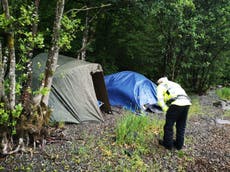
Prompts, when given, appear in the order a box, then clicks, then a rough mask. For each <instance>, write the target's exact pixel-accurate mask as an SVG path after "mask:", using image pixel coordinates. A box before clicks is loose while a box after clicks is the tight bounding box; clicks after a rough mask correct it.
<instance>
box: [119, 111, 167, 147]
mask: <svg viewBox="0 0 230 172" xmlns="http://www.w3.org/2000/svg"><path fill="white" fill-rule="evenodd" d="M162 126H163V121H162V120H159V119H150V117H149V116H138V115H134V114H131V113H130V114H128V115H125V116H124V117H123V118H122V119H120V120H119V121H118V123H117V127H116V141H117V143H118V144H132V143H137V144H139V145H141V144H143V143H145V142H146V141H147V140H146V139H147V138H149V139H153V137H154V134H159V133H160V132H162V131H161V130H160V129H161V128H162ZM146 136H148V137H146Z"/></svg>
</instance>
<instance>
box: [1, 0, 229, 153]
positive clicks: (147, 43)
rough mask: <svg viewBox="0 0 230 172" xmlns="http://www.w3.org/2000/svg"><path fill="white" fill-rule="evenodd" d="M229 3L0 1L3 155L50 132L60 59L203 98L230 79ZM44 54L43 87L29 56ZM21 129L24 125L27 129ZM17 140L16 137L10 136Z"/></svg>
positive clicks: (181, 0)
mask: <svg viewBox="0 0 230 172" xmlns="http://www.w3.org/2000/svg"><path fill="white" fill-rule="evenodd" d="M229 21H230V1H228V0H219V1H215V0H210V1H199V0H165V1H163V0H162V1H157V0H150V1H148V0H135V1H134V0H133V1H132V0H100V1H99V0H84V1H81V0H79V1H78V0H50V1H49V2H47V1H43V0H34V1H31V0H11V1H8V0H1V1H0V81H1V82H0V99H1V102H0V108H1V109H0V128H1V131H4V132H2V133H1V136H0V137H1V139H2V152H3V154H8V153H12V152H11V151H12V149H13V146H12V144H13V141H12V136H13V138H16V139H18V138H19V144H18V146H19V149H22V148H23V146H22V145H23V144H25V141H22V140H21V141H22V142H20V138H24V140H26V143H28V144H29V142H31V141H30V140H33V141H35V140H40V143H42V140H43V139H44V137H45V136H46V134H47V131H46V126H47V124H48V122H49V115H50V111H49V108H48V106H47V100H48V97H49V89H50V87H51V83H52V76H53V73H54V72H55V69H56V63H57V60H58V54H63V55H68V56H72V57H76V58H78V59H82V60H87V61H91V62H98V63H100V64H102V66H103V69H104V73H105V74H111V73H114V72H118V71H122V70H132V71H136V72H139V73H141V74H143V75H145V76H146V77H148V78H150V79H151V80H152V81H154V82H155V81H156V80H157V79H158V78H159V77H161V76H168V78H169V79H171V80H174V81H177V82H179V83H181V85H183V86H184V87H185V88H186V89H187V90H188V91H190V92H194V93H198V94H203V93H205V92H206V91H207V90H208V89H209V88H210V87H212V86H216V85H219V84H222V85H225V84H226V85H227V84H229V82H230V73H229V69H230V58H229V55H230V49H229V47H230V22H229ZM41 52H48V53H49V59H48V61H47V68H46V71H45V73H44V74H41V88H40V89H39V90H37V91H35V92H33V91H32V90H31V85H32V83H31V78H32V75H33V71H32V68H31V66H32V65H31V63H32V62H31V59H32V58H33V57H34V56H35V55H37V54H39V53H41ZM25 124H26V125H25ZM15 135H16V137H15Z"/></svg>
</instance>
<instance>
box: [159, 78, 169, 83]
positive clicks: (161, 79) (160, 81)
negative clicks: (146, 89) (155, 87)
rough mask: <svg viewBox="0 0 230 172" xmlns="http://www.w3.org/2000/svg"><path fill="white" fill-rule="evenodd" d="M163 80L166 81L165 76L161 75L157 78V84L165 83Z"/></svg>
mask: <svg viewBox="0 0 230 172" xmlns="http://www.w3.org/2000/svg"><path fill="white" fill-rule="evenodd" d="M165 82H168V78H167V77H161V78H160V79H158V80H157V84H161V83H165Z"/></svg>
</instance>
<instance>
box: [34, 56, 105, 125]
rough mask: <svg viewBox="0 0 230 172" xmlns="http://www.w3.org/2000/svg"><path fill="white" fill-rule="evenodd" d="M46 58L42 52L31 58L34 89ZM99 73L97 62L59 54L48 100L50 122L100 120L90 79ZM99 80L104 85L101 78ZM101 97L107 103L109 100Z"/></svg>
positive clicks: (38, 82)
mask: <svg viewBox="0 0 230 172" xmlns="http://www.w3.org/2000/svg"><path fill="white" fill-rule="evenodd" d="M47 57H48V55H47V53H42V54H39V55H37V56H36V57H35V58H34V59H33V72H34V73H33V81H32V82H33V90H37V89H38V88H39V85H40V81H39V77H40V74H42V73H43V72H44V70H45V65H46V61H47ZM98 72H99V73H103V70H102V67H101V65H100V64H96V63H89V62H86V61H82V60H76V59H75V58H71V57H67V56H63V55H59V57H58V63H57V68H56V71H55V74H54V77H53V81H52V86H51V92H50V96H49V102H48V104H49V106H50V107H51V108H52V109H53V113H52V115H51V120H52V121H63V122H70V123H80V122H84V121H103V116H102V113H101V110H100V108H99V106H98V100H97V96H96V93H95V89H94V81H93V75H94V74H95V73H98ZM101 82H102V85H103V84H104V85H105V83H104V80H102V81H101ZM104 89H105V87H104ZM104 92H106V89H105V90H104ZM104 94H105V93H104ZM105 95H107V94H105ZM104 99H105V102H107V105H108V102H109V101H108V100H106V97H105V98H104ZM107 99H108V97H107ZM99 101H102V102H104V100H99Z"/></svg>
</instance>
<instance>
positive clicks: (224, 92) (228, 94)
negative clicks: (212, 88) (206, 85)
mask: <svg viewBox="0 0 230 172" xmlns="http://www.w3.org/2000/svg"><path fill="white" fill-rule="evenodd" d="M216 94H217V95H218V96H219V97H220V98H221V99H227V100H230V88H229V87H223V88H220V89H217V90H216Z"/></svg>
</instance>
